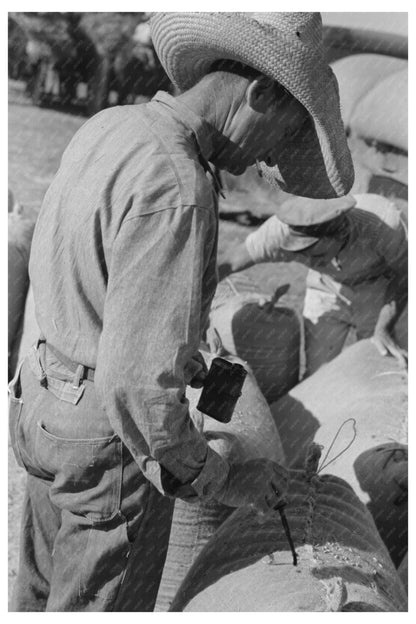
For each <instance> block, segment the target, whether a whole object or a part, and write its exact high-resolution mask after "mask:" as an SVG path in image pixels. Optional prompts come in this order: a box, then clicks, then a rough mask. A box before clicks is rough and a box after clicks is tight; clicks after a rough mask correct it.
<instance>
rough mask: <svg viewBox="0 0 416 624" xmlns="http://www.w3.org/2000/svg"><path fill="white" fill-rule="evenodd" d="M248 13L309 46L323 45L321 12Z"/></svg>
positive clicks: (262, 22)
mask: <svg viewBox="0 0 416 624" xmlns="http://www.w3.org/2000/svg"><path fill="white" fill-rule="evenodd" d="M246 15H247V13H246ZM248 15H250V16H251V17H252V18H253V19H255V20H256V21H257V22H259V23H260V24H262V25H264V26H271V27H273V28H276V29H277V30H280V31H281V32H283V33H284V34H285V35H287V36H292V37H296V38H297V39H299V40H300V41H301V42H302V43H304V44H306V45H308V46H312V47H314V48H320V47H321V46H322V18H321V14H320V13H301V12H296V13H288V12H279V13H278V12H273V13H271V12H264V13H260V12H254V13H248Z"/></svg>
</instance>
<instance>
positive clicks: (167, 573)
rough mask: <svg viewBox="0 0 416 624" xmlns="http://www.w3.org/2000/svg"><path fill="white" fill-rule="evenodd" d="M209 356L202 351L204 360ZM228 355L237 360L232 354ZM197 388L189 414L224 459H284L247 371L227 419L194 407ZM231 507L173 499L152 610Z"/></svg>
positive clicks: (165, 603) (161, 606)
mask: <svg viewBox="0 0 416 624" xmlns="http://www.w3.org/2000/svg"><path fill="white" fill-rule="evenodd" d="M210 359H211V358H210V357H208V356H207V363H209V360H210ZM233 361H235V362H237V361H239V360H238V359H237V358H233ZM199 395H200V391H199V390H193V389H191V388H188V389H187V397H188V399H189V401H190V410H191V416H192V418H193V419H194V422H195V423H196V424H197V425H198V426H199V428H200V430H202V429H203V431H204V434H205V436H206V437H207V439H208V440H209V444H210V445H212V446H213V448H215V449H217V450H220V452H221V455H222V456H225V457H228V459H230V461H233V462H240V461H244V460H248V459H255V458H259V457H265V458H267V459H271V460H274V461H277V462H279V463H281V464H282V463H284V461H285V460H284V454H283V450H282V445H281V443H280V440H279V436H278V433H277V430H276V427H275V425H274V422H273V419H272V416H271V413H270V408H269V406H268V404H267V402H266V400H265V399H264V397H263V395H262V394H261V392H260V390H259V388H258V386H257V383H256V381H255V379H254V377H253V374H252V373H251V371H249V373H248V375H247V377H246V380H245V382H244V386H243V391H242V395H241V397H240V399H239V400H238V402H237V405H236V408H235V411H234V414H233V417H232V419H231V422H229V423H227V424H223V423H220V422H218V421H216V420H214V419H213V418H210V417H209V416H203V415H202V414H201V413H200V412H198V411H197V410H196V405H197V402H198V399H199ZM232 511H233V509H231V508H230V507H226V506H225V505H221V504H219V503H216V502H214V501H212V502H197V503H193V504H190V503H186V502H184V501H181V500H177V501H176V502H175V510H174V514H173V521H172V529H171V534H170V542H169V549H168V554H167V558H166V564H165V568H164V571H163V576H162V580H161V584H160V589H159V594H158V599H157V602H156V608H155V611H167V610H168V609H169V606H170V603H171V601H172V599H173V597H174V595H175V593H176V590H177V589H178V587H179V585H180V583H181V581H182V579H183V578H184V577H185V575H186V573H187V572H188V570H189V568H190V566H191V565H192V563H193V562H194V560H195V559H196V557H197V555H198V554H199V552H200V550H201V549H202V547H203V546H204V545H205V544H206V543H207V542H208V541H209V540H210V539H211V537H212V536H213V535H214V533H215V531H216V530H217V529H218V527H219V526H220V525H221V524H222V523H223V522H224V520H225V519H226V518H227V517H228V516H229V515H230V514H231V513H232Z"/></svg>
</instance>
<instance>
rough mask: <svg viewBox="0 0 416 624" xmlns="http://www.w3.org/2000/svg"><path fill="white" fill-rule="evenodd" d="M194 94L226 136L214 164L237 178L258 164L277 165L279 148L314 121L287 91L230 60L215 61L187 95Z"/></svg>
mask: <svg viewBox="0 0 416 624" xmlns="http://www.w3.org/2000/svg"><path fill="white" fill-rule="evenodd" d="M192 96H194V97H196V98H198V99H200V100H202V101H203V102H204V104H203V112H204V117H205V118H206V119H207V120H208V121H209V122H210V123H211V124H212V125H213V127H215V128H216V130H218V131H219V132H220V134H221V138H220V135H218V136H217V139H218V140H217V141H216V142H215V146H214V148H215V149H214V153H213V154H212V155H211V158H210V160H211V161H212V162H213V163H214V164H215V165H216V166H218V167H219V168H220V169H226V170H228V171H230V172H231V173H234V174H236V175H238V174H241V173H243V172H244V171H245V169H246V168H247V167H248V166H250V165H253V164H255V162H256V161H264V162H266V163H267V164H268V165H269V166H274V165H276V163H277V153H278V151H279V149H282V147H283V145H285V144H287V142H288V140H290V139H292V138H293V136H294V134H295V133H296V132H297V131H298V130H299V128H300V127H301V126H302V125H303V124H304V123H305V121H306V119H308V117H309V115H308V113H307V112H306V110H305V109H304V107H303V106H302V105H301V104H300V103H299V102H298V100H296V99H295V98H294V97H293V96H292V95H291V94H290V93H289V91H287V89H285V87H283V86H282V85H280V84H279V83H278V82H276V81H275V80H273V79H272V78H269V77H268V76H265V75H263V74H262V73H261V72H259V71H258V70H256V69H254V68H252V67H249V66H247V65H243V64H242V63H238V62H235V61H230V60H220V61H216V62H215V63H214V64H213V65H212V67H211V68H210V71H209V73H208V74H206V75H205V76H203V77H202V78H201V80H200V81H199V82H198V83H197V84H196V85H195V87H193V88H192V89H191V90H190V91H188V92H186V93H185V94H184V96H183V97H185V98H189V97H192ZM221 139H222V140H221Z"/></svg>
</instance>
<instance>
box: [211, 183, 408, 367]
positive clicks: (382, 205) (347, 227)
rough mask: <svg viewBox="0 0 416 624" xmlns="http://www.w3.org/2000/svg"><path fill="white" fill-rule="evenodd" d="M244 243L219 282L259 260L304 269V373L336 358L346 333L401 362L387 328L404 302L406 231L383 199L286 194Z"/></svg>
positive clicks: (233, 251)
mask: <svg viewBox="0 0 416 624" xmlns="http://www.w3.org/2000/svg"><path fill="white" fill-rule="evenodd" d="M275 211H276V215H273V216H272V217H270V218H269V219H268V220H267V221H266V222H265V223H264V224H263V225H262V226H261V227H260V228H259V229H258V230H256V231H255V232H253V233H252V234H250V235H249V236H248V237H247V239H246V240H245V242H243V243H241V244H240V245H238V246H236V247H234V248H230V249H229V250H228V252H227V253H225V254H224V256H223V259H222V264H221V266H220V267H219V273H220V278H221V279H222V278H224V277H226V276H227V275H228V274H229V273H232V272H236V271H241V270H243V269H245V268H247V267H250V266H252V265H254V264H257V263H260V262H292V261H296V262H299V263H301V264H304V265H305V266H307V267H309V271H308V274H307V278H306V296H305V302H304V308H303V318H304V326H305V355H306V372H305V376H308V375H311V374H312V373H314V372H315V371H316V370H317V369H318V368H319V367H320V366H322V364H324V363H325V362H329V361H330V360H332V359H333V358H334V357H335V356H336V355H338V354H339V353H340V352H341V350H342V348H343V346H344V343H345V341H346V339H347V336H348V333H349V332H350V330H351V329H354V330H355V332H356V337H357V339H358V340H360V339H362V338H370V337H371V336H372V337H373V340H374V343H375V344H376V346H377V348H378V350H379V351H380V353H381V354H382V355H387V354H390V355H393V356H394V357H396V358H397V359H398V360H399V361H400V363H401V364H402V365H405V364H406V357H407V354H406V352H405V351H403V350H402V349H401V348H400V347H399V346H398V345H397V344H396V343H395V341H394V340H393V338H392V336H391V330H392V328H393V326H394V323H395V322H396V320H397V319H398V317H399V316H400V314H401V312H402V311H403V309H404V307H405V305H406V303H407V284H408V281H407V274H408V266H407V231H406V228H405V226H404V224H403V221H402V218H401V214H400V212H399V210H398V209H397V208H396V207H395V206H394V205H393V204H392V203H391V202H390V201H388V200H387V199H385V198H384V197H381V196H378V195H373V194H363V195H354V196H352V195H347V196H345V197H342V198H339V199H329V200H311V199H307V198H302V197H294V198H291V199H289V200H287V201H285V202H284V203H283V204H282V205H281V206H279V207H277V208H276V210H275Z"/></svg>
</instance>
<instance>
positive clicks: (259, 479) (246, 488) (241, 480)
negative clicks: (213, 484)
mask: <svg viewBox="0 0 416 624" xmlns="http://www.w3.org/2000/svg"><path fill="white" fill-rule="evenodd" d="M287 488H288V471H287V470H286V468H283V466H280V465H279V464H277V463H275V462H273V461H270V460H269V459H250V460H248V461H246V462H244V463H241V464H231V467H230V472H229V475H228V479H227V481H226V482H225V484H224V487H223V488H222V489H221V491H220V492H219V493H218V494H217V495H216V496H215V498H216V500H218V501H219V502H220V503H223V504H224V505H228V506H229V507H254V508H255V509H257V511H259V512H261V513H263V514H264V513H267V512H269V511H271V510H273V509H274V508H275V507H276V505H277V504H278V503H280V502H281V501H282V499H283V498H284V496H285V495H286V493H287Z"/></svg>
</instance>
